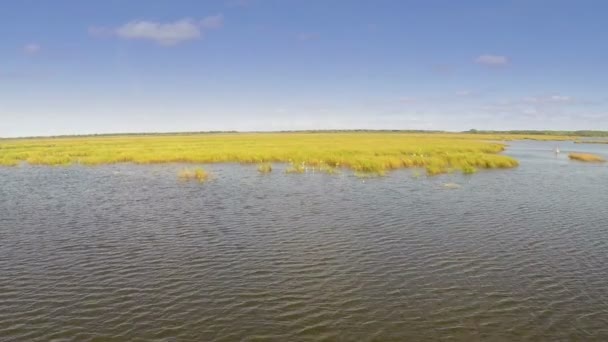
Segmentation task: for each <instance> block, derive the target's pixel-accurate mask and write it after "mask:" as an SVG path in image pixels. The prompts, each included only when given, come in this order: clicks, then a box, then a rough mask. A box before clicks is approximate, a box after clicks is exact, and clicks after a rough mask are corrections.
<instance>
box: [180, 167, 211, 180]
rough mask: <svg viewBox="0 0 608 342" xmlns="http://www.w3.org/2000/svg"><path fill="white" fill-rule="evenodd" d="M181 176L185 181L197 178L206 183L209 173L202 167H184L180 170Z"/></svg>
mask: <svg viewBox="0 0 608 342" xmlns="http://www.w3.org/2000/svg"><path fill="white" fill-rule="evenodd" d="M179 178H180V179H181V180H184V181H189V180H195V181H198V182H200V183H204V182H206V181H208V180H209V173H208V172H207V171H205V169H203V168H202V167H197V168H195V169H188V168H186V169H182V170H181V171H180V172H179Z"/></svg>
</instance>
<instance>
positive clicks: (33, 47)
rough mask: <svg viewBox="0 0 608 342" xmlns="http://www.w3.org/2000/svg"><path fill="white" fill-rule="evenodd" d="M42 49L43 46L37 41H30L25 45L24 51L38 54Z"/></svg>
mask: <svg viewBox="0 0 608 342" xmlns="http://www.w3.org/2000/svg"><path fill="white" fill-rule="evenodd" d="M41 49H42V47H41V46H40V45H39V44H36V43H29V44H25V45H24V46H23V52H25V53H27V54H28V55H34V54H37V53H38V52H40V50H41Z"/></svg>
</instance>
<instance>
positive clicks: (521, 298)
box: [0, 142, 608, 341]
mask: <svg viewBox="0 0 608 342" xmlns="http://www.w3.org/2000/svg"><path fill="white" fill-rule="evenodd" d="M554 146H555V143H539V142H514V143H511V147H510V148H509V150H508V154H510V155H513V156H515V157H517V158H518V159H519V160H520V162H521V166H520V167H519V168H517V169H513V170H503V171H483V172H479V173H478V174H476V175H474V176H463V175H459V174H450V175H443V176H438V177H431V178H427V177H425V176H422V177H415V176H414V173H413V172H411V171H398V172H394V173H391V174H390V175H389V176H387V177H383V178H379V179H365V180H362V179H358V178H356V177H353V176H352V175H350V174H348V173H344V174H341V175H337V176H330V175H324V174H318V173H317V174H312V173H308V174H303V175H289V174H284V173H283V172H280V168H281V166H280V165H277V166H276V168H278V169H279V170H275V172H273V173H272V174H270V175H259V174H257V172H256V171H255V166H240V165H211V166H208V167H207V168H208V169H209V170H210V171H211V172H212V173H213V175H214V179H213V180H212V181H210V182H209V183H206V184H197V183H183V182H179V181H178V180H177V177H176V174H177V171H178V170H179V169H180V168H181V166H180V165H161V166H133V165H115V166H102V167H94V168H89V167H69V168H62V167H59V168H49V167H30V166H22V167H19V168H0V182H1V183H0V184H1V185H0V340H1V341H238V340H259V341H262V340H263V341H272V340H275V341H296V340H331V341H334V340H343V341H391V340H394V341H408V340H410V341H413V340H449V339H452V340H461V341H471V340H492V341H495V340H496V341H501V340H505V341H506V340H534V341H537V340H548V341H555V340H573V341H574V340H576V341H583V340H585V341H591V340H597V341H601V340H608V242H607V241H608V166H606V165H591V164H583V163H579V162H571V161H569V160H568V159H567V157H566V156H565V154H562V155H560V156H558V157H556V156H555V155H554V154H552V153H551V149H552V148H553V147H554ZM560 148H561V149H562V151H568V150H578V151H594V152H598V153H600V154H604V155H605V156H608V145H574V144H570V143H560ZM277 171H278V172H277ZM446 183H456V184H458V185H459V187H457V186H454V185H451V186H446V185H445V184H446Z"/></svg>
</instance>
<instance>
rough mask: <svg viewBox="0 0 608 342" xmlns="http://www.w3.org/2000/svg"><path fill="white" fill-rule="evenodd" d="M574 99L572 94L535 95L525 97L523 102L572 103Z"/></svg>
mask: <svg viewBox="0 0 608 342" xmlns="http://www.w3.org/2000/svg"><path fill="white" fill-rule="evenodd" d="M573 101H574V98H573V97H572V96H564V95H549V96H533V97H525V98H524V99H523V102H526V103H537V104H546V103H570V102H573Z"/></svg>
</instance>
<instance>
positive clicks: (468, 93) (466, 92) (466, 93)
mask: <svg viewBox="0 0 608 342" xmlns="http://www.w3.org/2000/svg"><path fill="white" fill-rule="evenodd" d="M471 95H473V92H472V91H470V90H459V91H457V92H456V96H471Z"/></svg>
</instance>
